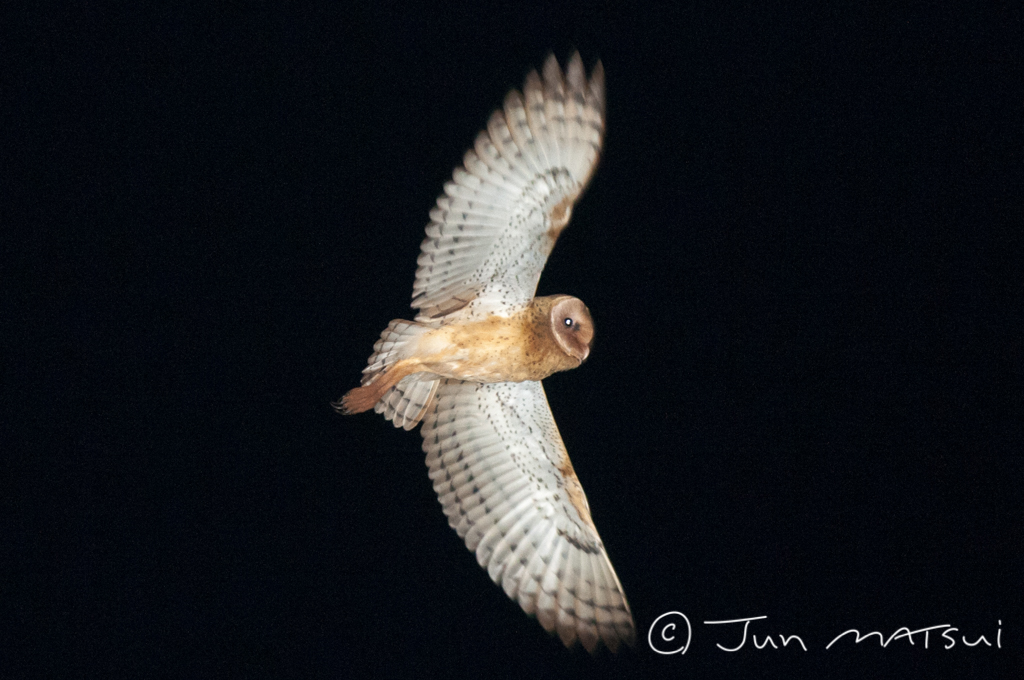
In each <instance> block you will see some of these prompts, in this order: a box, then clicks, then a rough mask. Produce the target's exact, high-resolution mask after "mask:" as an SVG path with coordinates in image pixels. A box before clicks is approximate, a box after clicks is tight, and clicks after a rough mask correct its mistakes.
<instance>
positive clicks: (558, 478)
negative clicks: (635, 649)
mask: <svg viewBox="0 0 1024 680" xmlns="http://www.w3.org/2000/svg"><path fill="white" fill-rule="evenodd" d="M604 104H605V99H604V70H603V68H602V66H601V64H600V62H598V64H597V66H596V67H595V68H594V69H593V71H592V73H591V76H590V80H589V81H588V80H587V77H586V73H585V72H584V69H583V62H582V61H581V59H580V56H579V54H578V53H576V54H574V55H573V56H572V58H571V59H570V60H569V64H568V67H567V69H566V72H565V74H564V76H563V74H562V70H561V68H560V67H559V65H558V61H557V60H556V59H555V58H554V56H550V57H548V59H547V61H546V62H545V64H544V69H543V77H541V76H539V75H537V72H536V71H534V72H532V73H530V75H528V76H527V77H526V83H525V84H524V86H523V92H522V94H520V93H519V92H518V91H516V90H513V91H511V92H509V94H508V95H507V96H506V97H505V104H504V108H503V110H498V111H495V112H494V113H493V114H492V115H491V118H490V121H488V123H487V129H486V130H484V131H483V132H481V133H480V134H479V135H478V136H477V138H476V142H475V144H474V145H473V148H472V149H470V150H469V151H467V152H466V155H465V157H464V159H463V165H462V167H460V168H456V170H455V172H454V173H453V174H452V181H450V182H448V183H446V184H445V187H444V194H442V195H441V196H440V197H439V198H438V199H437V207H435V208H434V209H433V210H431V212H430V224H428V225H427V237H426V239H424V241H423V244H422V245H421V246H420V251H421V252H420V256H419V259H418V260H417V263H418V265H419V266H418V268H417V269H416V282H415V284H414V285H413V296H412V307H413V308H414V309H416V310H418V313H417V315H416V319H415V320H414V321H404V320H401V319H396V320H395V321H392V322H391V323H390V324H388V327H387V328H386V329H385V330H384V332H383V333H381V336H380V339H379V340H378V341H377V342H376V344H374V346H373V349H374V353H373V355H371V356H370V360H369V365H368V366H367V367H366V368H365V369H364V370H363V379H362V386H361V387H357V388H355V389H353V390H350V391H349V392H348V393H347V394H346V395H345V396H344V397H342V399H341V400H340V402H338V403H336V404H335V407H336V408H337V409H338V410H340V411H341V412H343V413H346V414H349V413H361V412H363V411H367V410H369V409H371V408H372V409H374V410H375V411H376V412H377V413H383V414H384V417H385V418H387V419H388V420H390V421H392V422H393V423H394V425H395V427H404V428H405V429H407V430H409V429H412V428H413V427H415V426H416V425H417V424H419V423H420V422H422V423H423V427H422V429H421V432H422V434H423V450H424V451H425V452H426V454H427V467H428V468H429V469H430V478H431V479H432V480H433V484H434V490H435V491H436V492H437V494H438V497H439V499H440V501H441V505H442V507H443V508H444V512H445V514H446V515H447V516H448V523H449V524H450V525H451V526H452V528H453V529H455V531H457V532H458V534H459V536H460V537H462V538H463V539H464V540H465V541H466V546H467V547H468V548H469V549H470V550H471V551H473V552H475V553H476V557H477V561H479V563H480V566H482V567H484V568H485V569H486V570H487V572H488V574H490V576H491V578H492V579H493V580H494V582H495V583H498V584H500V585H501V586H502V588H504V589H505V593H506V594H508V596H509V597H510V598H512V599H513V600H515V601H517V602H518V603H519V604H520V606H522V608H523V610H524V611H526V612H527V613H528V614H534V615H536V617H537V619H538V620H539V621H540V623H541V625H542V626H544V628H545V629H546V630H548V631H549V632H555V631H557V633H558V635H559V637H560V638H561V639H562V641H563V642H564V643H565V644H566V646H571V645H573V644H574V643H575V642H576V640H579V641H580V642H581V643H582V644H583V646H584V647H586V648H587V650H589V651H591V652H594V651H596V649H597V647H598V645H599V643H600V642H601V641H603V642H604V644H605V645H607V646H608V648H609V649H611V650H612V651H616V650H617V649H618V648H619V645H620V644H621V643H622V642H626V643H627V644H630V645H631V644H633V640H634V637H635V630H634V625H633V616H632V614H631V612H630V610H629V604H628V603H627V602H626V596H625V594H624V593H623V591H622V586H621V584H620V583H619V579H618V577H617V576H616V575H615V570H614V569H613V568H612V565H611V562H610V561H609V559H608V555H607V554H606V553H605V549H604V545H603V544H602V543H601V538H600V537H599V536H598V534H597V529H596V528H595V527H594V522H593V520H592V519H591V517H590V509H589V506H588V505H587V498H586V496H585V495H584V494H583V488H582V487H581V486H580V483H579V480H578V479H577V478H576V473H575V472H574V471H573V467H572V463H571V462H569V455H568V453H567V451H566V449H565V445H564V444H563V443H562V438H561V437H560V436H559V434H558V427H557V426H556V425H555V420H554V418H553V417H552V415H551V409H550V408H549V407H548V402H547V398H546V397H545V395H544V388H543V386H542V385H541V383H540V381H541V380H543V379H544V378H546V377H548V376H549V375H551V374H552V373H556V372H558V371H566V370H569V369H571V368H576V367H577V366H579V365H580V364H581V363H583V362H584V361H585V360H586V359H587V356H588V355H589V353H590V342H591V340H592V338H593V336H594V326H593V322H592V321H591V318H590V312H589V310H588V309H587V307H586V306H585V305H584V304H583V303H582V302H581V301H580V300H578V299H576V298H574V297H571V296H569V295H552V296H547V297H534V293H535V292H536V290H537V281H538V280H539V279H540V273H541V270H542V269H543V268H544V263H545V262H546V261H547V258H548V254H549V253H550V252H551V249H552V248H553V247H554V245H555V241H556V240H557V239H558V235H559V234H560V233H561V232H562V230H563V229H565V227H566V225H567V224H568V223H569V218H570V216H571V215H572V207H573V204H574V203H575V202H576V200H577V199H578V198H579V197H580V195H581V194H582V193H583V189H584V188H585V187H586V185H587V182H588V180H589V179H590V176H591V175H592V174H593V172H594V169H595V167H596V166H597V162H598V159H599V158H600V155H601V142H602V139H603V137H604Z"/></svg>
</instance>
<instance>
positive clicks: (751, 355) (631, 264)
mask: <svg viewBox="0 0 1024 680" xmlns="http://www.w3.org/2000/svg"><path fill="white" fill-rule="evenodd" d="M1022 17H1024V13H1022V11H1021V10H1020V9H1017V10H1013V11H1006V12H1005V13H998V12H982V11H980V10H976V9H971V8H968V7H967V6H965V7H964V8H961V9H959V10H954V9H950V8H946V7H942V8H939V7H937V6H935V4H934V3H917V4H899V5H892V6H888V7H887V8H884V9H883V8H870V7H868V6H867V5H865V4H864V3H852V2H851V3H844V4H843V5H841V6H838V5H833V4H832V3H819V4H817V5H815V8H814V9H811V10H803V9H799V10H798V9H796V8H794V6H793V5H792V4H790V3H768V4H765V3H751V4H748V5H747V6H745V7H743V8H741V9H725V8H723V7H721V6H720V3H693V2H691V3H665V4H664V5H661V6H656V5H649V6H647V7H646V8H644V9H642V10H641V9H626V8H625V4H623V6H622V7H621V8H615V7H614V6H613V5H612V3H602V4H593V5H589V4H578V5H574V4H572V3H544V4H540V5H538V6H533V7H525V6H524V7H515V6H514V3H506V4H503V5H498V6H494V7H483V6H481V4H480V3H478V2H473V3H467V2H455V3H445V4H444V5H443V8H442V7H439V8H438V9H435V10H429V11H428V10H425V9H422V8H421V9H418V10H415V11H413V10H411V9H409V8H408V7H405V6H402V5H399V4H395V3H378V4H376V5H374V6H373V7H372V8H363V9H350V8H349V7H348V6H347V5H345V4H342V3H339V4H337V5H334V4H328V3H309V4H306V3H281V4H274V5H272V9H268V8H263V9H258V10H257V9H252V8H242V7H241V6H232V7H231V8H221V9H215V8H214V7H212V6H208V5H207V4H205V3H204V4H198V5H196V6H194V7H192V6H189V5H188V4H187V3H167V6H166V7H164V8H163V9H155V8H153V7H151V6H143V5H141V4H140V5H132V6H131V7H130V8H124V9H122V10H119V11H112V10H99V9H94V8H93V7H92V6H91V5H89V4H86V3H68V5H67V6H64V7H50V8H49V9H45V10H44V9H36V10H34V11H33V12H32V13H23V14H21V15H19V16H18V17H17V18H15V19H13V20H12V21H11V22H9V23H8V26H7V30H8V31H11V32H12V33H13V35H14V36H15V38H16V39H15V40H14V41H13V42H11V43H9V47H11V48H13V49H11V52H12V55H13V56H12V59H11V61H10V62H9V63H8V64H7V66H5V69H4V87H3V90H4V92H6V94H5V95H4V97H3V98H4V101H3V103H2V104H0V106H2V112H3V117H4V119H5V120H6V121H7V123H6V124H5V133H6V134H5V138H6V141H5V142H4V147H5V148H4V157H5V160H4V163H3V165H4V172H3V173H2V174H3V175H5V176H6V177H7V181H6V182H4V183H5V184H7V186H8V188H7V189H6V190H5V191H4V194H5V195H4V198H3V200H2V201H0V203H2V204H3V208H2V210H3V213H4V217H3V218H2V221H3V223H4V225H5V227H6V228H5V229H4V231H5V232H6V234H7V238H5V239H4V241H5V245H4V248H3V251H4V265H3V271H4V273H5V274H6V275H5V276H4V280H5V283H4V286H3V292H4V294H3V299H4V306H5V309H7V310H8V311H7V312H5V313H4V321H3V325H4V327H5V328H6V329H7V331H6V332H5V335H7V336H8V338H9V339H10V341H9V342H8V343H6V344H7V351H6V352H5V353H4V354H5V356H4V362H3V364H4V367H3V373H2V376H0V380H2V384H3V390H4V393H5V397H4V412H5V417H4V419H3V420H4V423H3V425H2V432H3V434H2V440H3V441H4V444H3V451H4V455H3V456H0V460H2V461H3V472H2V473H0V482H2V484H3V487H2V489H0V497H2V503H3V515H4V517H5V523H8V529H7V530H5V531H4V533H5V534H6V535H7V538H6V539H5V540H4V544H5V545H6V548H5V549H4V550H3V552H4V556H3V558H0V565H2V569H3V571H2V573H0V576H2V581H3V586H2V590H0V592H2V593H3V596H2V600H3V601H4V605H3V608H2V610H3V611H5V612H6V613H5V614H4V616H3V618H4V619H5V620H6V621H7V623H5V624H3V625H2V626H0V628H2V633H0V635H2V638H0V675H3V676H4V677H30V676H47V677H85V676H93V677H137V678H148V677H153V678H157V677H190V678H195V677H227V676H229V675H233V674H236V673H238V674H242V675H244V676H246V677H360V676H361V675H363V674H366V673H373V674H374V675H375V676H377V677H380V678H387V677H416V678H425V677H438V678H440V677H463V678H465V677H480V678H486V677H495V676H497V675H499V674H508V675H509V676H512V677H529V678H542V677H558V678H565V677H572V676H575V675H585V676H586V677H588V678H595V677H606V676H607V677H626V676H628V675H630V674H634V673H637V672H641V671H642V672H644V673H646V674H649V675H651V676H654V677H666V678H668V677H755V676H756V677H789V678H791V677H802V676H807V677H937V676H938V675H940V674H942V673H943V672H950V673H951V674H953V675H955V676H957V677H964V678H967V677H977V678H993V677H1010V675H1009V673H1010V671H1011V669H1018V670H1020V669H1022V668H1024V618H1022V614H1024V607H1022V606H1021V605H1022V599H1024V598H1022V575H1024V561H1022V557H1021V554H1022V545H1024V529H1022V525H1024V521H1022V509H1021V500H1020V499H1021V489H1022V482H1024V462H1022V456H1024V424H1022V423H1024V415H1022V414H1024V396H1022V395H1024V388H1022V385H1024V339H1022V338H1024V336H1022V331H1021V329H1022V327H1024V312H1022V310H1024V304H1022V300H1021V298H1022V296H1021V287H1022V277H1021V266H1020V254H1019V248H1020V243H1021V238H1020V233H1021V228H1022V225H1024V217H1022V201H1021V194H1022V191H1021V190H1022V188H1024V156H1022V152H1021V148H1022V147H1021V143H1020V134H1021V131H1022V129H1024V124H1022V102H1024V99H1022V92H1024V86H1022V83H1024V78H1022V77H1021V73H1022V57H1021V54H1022V51H1021V44H1022V43H1021V41H1020V39H1021V34H1022ZM577 49H578V50H579V51H580V53H581V55H582V56H583V60H584V63H585V64H586V66H587V68H588V70H589V68H590V67H591V66H592V65H593V64H594V63H595V62H596V61H597V60H598V59H600V60H601V61H602V62H603V64H604V68H605V70H606V79H607V99H608V107H607V134H606V138H605V147H604V155H603V159H602V162H601V165H600V167H599V169H598V171H597V173H596V175H595V177H594V179H593V181H592V183H591V185H590V187H589V189H588V191H587V193H586V195H585V196H584V197H583V199H582V200H581V201H580V203H579V204H578V205H577V206H576V209H575V210H574V214H573V220H572V222H571V224H570V226H569V228H568V229H567V230H566V231H565V232H564V234H563V235H562V238H561V239H560V240H559V242H558V245H557V246H556V248H555V250H554V252H553V254H552V256H551V258H550V259H549V261H548V266H547V268H546V270H545V272H544V274H543V276H542V278H541V281H540V287H539V290H538V293H539V294H542V295H543V294H553V293H568V294H572V295H575V296H577V297H579V298H581V299H582V300H583V301H584V302H586V304H587V305H588V306H589V308H590V310H591V312H592V314H593V317H594V321H595V325H596V329H597V335H596V340H595V344H594V348H593V351H592V354H591V357H590V359H589V361H587V363H586V364H585V365H584V366H582V367H581V368H580V369H578V370H574V371H570V372H567V373H562V374H557V375H554V376H552V377H551V378H550V379H548V380H546V381H545V388H546V390H547V393H548V397H549V401H550V404H551V408H552V411H553V413H554V416H555V419H556V421H557V422H558V426H559V428H560V430H561V433H562V436H563V439H564V440H565V443H566V446H567V447H568V449H569V452H570V455H571V456H572V460H573V462H574V465H575V468H576V472H577V473H578V475H579V478H580V481H581V483H582V485H583V487H584V489H585V490H586V492H587V497H588V499H589V502H590V507H591V511H592V514H593V517H594V521H595V523H596V525H597V527H598V529H599V531H600V533H601V537H602V539H603V541H604V543H605V546H606V547H607V550H608V553H609V555H610V557H611V560H612V563H613V564H614V565H615V568H616V570H617V572H618V575H619V577H620V579H621V581H622V584H623V587H624V589H625V591H626V594H627V596H628V597H629V600H630V604H631V606H632V609H633V613H634V616H635V619H636V624H637V634H638V636H637V637H638V639H637V646H636V648H635V649H634V650H626V651H625V652H622V653H620V654H618V655H611V654H609V653H607V652H606V651H604V652H602V653H601V654H598V655H597V656H596V657H591V656H590V655H588V654H587V653H586V652H585V651H584V650H582V649H581V648H576V649H573V650H566V649H564V648H563V646H562V644H561V643H560V642H559V641H558V639H557V638H555V637H551V636H549V635H548V634H547V633H545V632H544V630H543V629H542V628H541V627H540V625H539V624H538V623H537V622H536V621H534V620H531V619H530V618H529V617H527V616H526V615H524V614H523V613H522V612H521V611H520V609H519V607H518V605H516V604H514V603H513V602H511V601H509V600H508V599H507V598H506V596H505V595H504V593H503V592H502V591H501V589H500V588H499V587H498V586H496V585H494V584H493V583H492V582H491V581H490V579H489V578H488V576H487V574H486V572H485V571H484V570H482V569H481V568H480V567H479V566H478V565H477V563H476V560H475V557H474V556H473V555H472V554H471V553H469V552H468V551H467V550H466V548H465V545H464V544H463V542H462V541H461V540H460V539H459V538H458V536H457V535H456V534H455V532H454V531H453V530H452V529H450V528H449V527H448V524H447V520H446V518H445V517H444V515H443V513H442V511H441V507H440V505H439V504H438V502H437V498H436V495H435V494H434V492H433V490H432V488H431V483H430V480H429V479H428V478H427V471H426V468H425V466H424V464H423V459H424V454H423V453H422V451H421V449H420V445H421V438H420V436H419V434H418V432H404V431H402V430H395V429H394V428H393V427H392V426H391V424H390V423H387V422H385V421H384V420H383V418H381V417H380V416H378V415H375V414H373V413H368V414H362V415H358V416H350V417H344V416H341V415H339V414H337V413H335V412H334V411H333V410H332V409H331V407H330V402H331V401H332V400H335V399H337V398H338V397H340V396H341V395H342V394H343V393H344V392H345V391H346V390H348V389H350V388H351V387H354V386H355V385H356V384H357V383H358V379H359V376H360V371H361V370H362V368H363V367H364V366H365V361H366V358H367V357H368V355H369V354H370V352H371V348H372V344H373V342H374V340H375V339H376V338H377V337H378V334H379V333H380V331H381V329H383V328H384V327H385V326H386V325H387V323H388V321H390V320H391V319H394V318H401V317H404V318H411V316H412V314H413V311H412V310H411V309H410V308H409V306H408V305H409V299H410V294H411V289H412V282H413V275H414V271H415V266H416V256H417V254H418V249H419V244H420V241H421V240H422V238H423V228H424V226H425V225H426V224H427V222H428V219H429V218H428V212H429V210H430V208H431V207H432V206H433V204H434V200H435V198H436V197H437V195H438V194H439V193H440V192H441V188H442V185H443V183H444V182H445V181H446V180H447V179H448V178H450V176H451V172H452V169H453V168H454V167H456V166H457V165H459V164H461V160H462V155H463V153H464V152H465V150H466V149H467V148H469V146H470V144H471V143H472V141H473V139H474V137H475V136H476V134H477V132H478V131H479V130H480V129H481V128H483V126H484V124H485V123H486V121H487V118H488V116H489V115H490V113H491V111H492V110H493V109H494V108H496V107H497V106H499V105H500V104H501V101H502V99H503V97H504V95H505V93H506V92H507V91H508V90H509V89H510V88H513V87H516V88H518V87H520V86H521V84H522V81H523V78H524V76H525V75H526V73H527V72H528V71H529V70H531V69H533V68H539V67H540V66H541V65H542V64H543V61H544V59H545V57H546V56H547V55H548V53H549V52H553V53H554V54H555V55H556V56H557V57H558V58H559V60H560V61H562V62H563V63H564V62H565V60H566V59H567V58H568V56H569V55H570V54H571V53H572V52H573V51H574V50H577ZM12 180H13V181H12ZM12 237H13V238H12ZM671 611H678V612H682V613H684V614H685V615H686V616H687V618H688V619H689V621H690V622H691V623H692V627H693V636H692V642H691V645H690V647H689V648H688V650H687V652H686V654H684V655H679V654H676V655H659V654H656V653H655V652H654V651H652V649H651V648H650V647H649V646H648V642H647V637H648V631H649V630H650V629H651V626H652V623H654V622H655V620H656V619H657V618H658V617H659V616H660V615H662V614H664V613H666V612H671ZM758 616H766V617H767V619H764V620H760V621H756V622H754V623H752V624H751V626H750V632H751V633H754V634H756V635H758V640H759V641H760V642H761V643H762V644H763V643H764V639H765V635H768V634H771V635H773V636H774V638H773V639H774V640H775V641H776V643H778V642H779V640H780V637H779V636H780V634H785V635H798V636H800V639H801V640H802V641H803V643H804V644H805V646H806V647H807V651H806V652H805V651H803V649H800V648H798V647H797V645H796V644H795V643H794V644H791V645H790V646H788V647H785V648H782V649H778V650H775V649H772V648H771V646H769V647H768V648H766V649H764V650H758V649H756V648H755V647H754V645H753V642H751V641H749V640H748V643H747V645H746V646H745V647H744V648H743V649H741V650H739V651H737V652H726V651H723V650H721V649H719V648H718V647H716V644H721V645H723V646H729V647H733V646H736V645H737V644H738V642H739V640H740V634H741V632H742V631H741V626H739V625H737V624H733V625H731V626H726V625H719V626H717V627H716V626H714V625H709V624H705V623H704V622H705V621H721V620H732V619H741V618H748V617H758ZM662 621H665V620H664V619H663V620H662ZM943 624H948V625H949V626H953V627H955V628H956V629H958V630H956V631H951V630H950V629H936V632H933V633H932V634H931V639H930V644H929V647H928V649H927V650H926V649H924V644H923V643H924V634H923V633H921V634H918V635H917V636H915V637H913V638H912V640H913V642H914V644H911V642H910V641H908V640H907V639H906V638H905V637H903V638H897V639H894V640H891V641H890V642H889V644H888V645H887V646H886V647H885V648H881V647H880V646H879V644H878V641H877V638H869V639H867V640H865V641H863V642H861V643H860V644H856V643H855V642H854V641H852V640H850V636H847V637H845V638H843V639H842V640H840V641H839V642H836V643H835V644H834V645H833V646H832V647H831V648H830V649H828V650H826V649H825V647H826V645H828V644H829V643H830V642H831V641H832V640H833V638H835V637H836V636H837V635H839V634H840V633H842V632H843V631H846V630H848V629H851V628H856V629H858V630H859V631H860V632H861V633H862V634H863V633H867V632H870V631H879V632H881V633H882V635H883V636H884V637H885V638H887V639H888V638H889V637H891V636H893V634H894V633H896V632H897V631H898V630H899V629H900V628H903V627H906V628H907V629H909V630H917V629H921V628H926V627H932V626H941V625H943ZM942 630H946V631H948V632H949V637H948V638H944V637H943V636H942ZM676 632H677V633H679V634H680V635H682V634H683V630H682V628H677V629H676ZM982 635H984V636H985V637H986V641H987V644H989V645H991V646H986V643H984V642H983V643H981V644H979V645H978V646H976V647H969V646H967V645H966V644H965V643H964V641H963V638H965V637H966V638H967V642H969V643H973V642H975V641H977V639H978V638H979V636H982ZM997 636H999V637H998V640H999V643H1000V644H1001V647H1000V646H997ZM950 639H952V640H954V641H955V646H953V648H952V649H944V647H946V646H947V645H948V644H949V641H950ZM677 646H678V645H677ZM671 648H672V646H671V645H669V644H668V643H662V644H661V649H663V650H664V649H671Z"/></svg>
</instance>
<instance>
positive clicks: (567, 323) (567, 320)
mask: <svg viewBox="0 0 1024 680" xmlns="http://www.w3.org/2000/svg"><path fill="white" fill-rule="evenodd" d="M562 323H564V324H565V327H566V328H572V319H570V318H569V317H565V321H563V322H562Z"/></svg>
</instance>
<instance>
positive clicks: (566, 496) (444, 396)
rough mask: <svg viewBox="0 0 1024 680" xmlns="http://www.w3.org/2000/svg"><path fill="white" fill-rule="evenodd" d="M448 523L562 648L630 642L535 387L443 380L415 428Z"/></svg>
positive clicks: (628, 623) (625, 609)
mask: <svg viewBox="0 0 1024 680" xmlns="http://www.w3.org/2000/svg"><path fill="white" fill-rule="evenodd" d="M421 431H422V434H423V450H424V451H425V452H426V454H427V467H428V468H429V469H430V478H431V479H432V480H433V483H434V490H435V491H436V492H437V494H438V497H439V500H440V501H441V505H442V507H443V508H444V512H445V514H446V515H447V516H448V522H449V524H451V526H452V528H454V529H455V530H456V531H457V532H458V534H459V536H461V537H462V538H463V539H464V540H465V542H466V546H467V547H468V548H469V549H470V550H471V551H473V552H475V553H476V557H477V561H479V563H480V565H481V566H482V567H484V568H485V569H487V572H488V574H490V576H491V578H492V579H493V580H494V582H495V583H498V584H499V585H501V586H502V587H503V588H504V590H505V592H506V594H508V596H509V597H510V598H512V599H513V600H515V601H517V602H518V603H519V604H520V606H521V607H522V608H523V610H524V611H526V612H527V613H528V614H534V615H536V617H537V619H538V621H540V623H541V625H542V626H544V628H545V629H546V630H548V631H549V632H557V633H558V635H559V637H560V638H561V639H562V641H563V642H564V643H565V644H566V645H572V644H573V643H574V642H575V641H576V640H579V641H580V642H581V643H582V644H583V646H584V647H586V649H587V650H589V651H591V652H593V651H594V650H596V648H597V646H598V645H599V643H600V642H602V641H603V642H604V644H605V645H607V646H608V648H609V649H611V650H612V651H615V650H616V649H618V647H619V646H620V644H621V643H623V642H626V643H627V644H630V645H631V644H633V640H634V637H635V631H634V626H633V617H632V614H631V613H630V610H629V604H628V603H627V602H626V596H625V594H624V593H623V591H622V586H621V585H620V584H619V579H618V577H617V576H616V575H615V570H614V569H613V568H612V565H611V562H610V561H609V559H608V555H607V553H606V552H605V549H604V545H603V544H602V542H601V538H600V537H599V536H598V534H597V529H596V528H595V527H594V524H593V521H592V520H591V517H590V510H589V507H588V505H587V500H586V496H584V494H583V489H582V488H581V487H580V485H579V481H578V480H577V479H576V474H575V472H574V471H573V469H572V464H571V463H570V462H569V456H568V453H567V452H566V450H565V445H564V444H563V443H562V438H561V436H560V435H559V433H558V427H557V426H556V425H555V421H554V418H553V417H552V415H551V410H550V408H549V407H548V402H547V398H546V396H545V394H544V388H543V387H542V386H541V384H540V383H539V382H521V383H489V384H483V383H471V382H462V381H459V380H443V381H442V383H441V385H440V387H439V388H438V390H437V394H436V399H435V402H434V404H433V405H432V407H431V408H430V409H429V410H428V412H427V414H426V416H425V418H424V423H423V428H422V430H421Z"/></svg>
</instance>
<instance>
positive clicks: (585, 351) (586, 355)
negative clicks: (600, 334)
mask: <svg viewBox="0 0 1024 680" xmlns="http://www.w3.org/2000/svg"><path fill="white" fill-rule="evenodd" d="M588 357H590V348H589V347H587V348H586V349H584V350H583V356H582V357H580V366H582V365H583V363H584V362H585V361H586V360H587V358H588Z"/></svg>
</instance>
